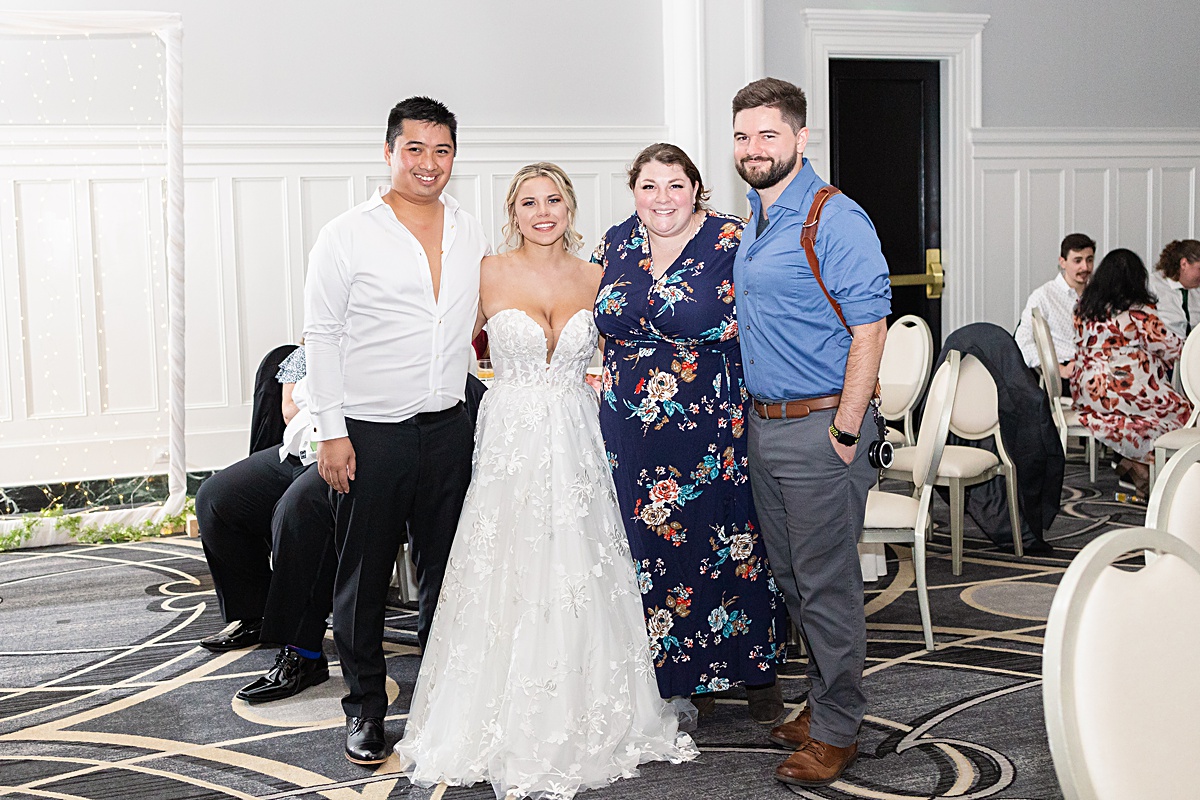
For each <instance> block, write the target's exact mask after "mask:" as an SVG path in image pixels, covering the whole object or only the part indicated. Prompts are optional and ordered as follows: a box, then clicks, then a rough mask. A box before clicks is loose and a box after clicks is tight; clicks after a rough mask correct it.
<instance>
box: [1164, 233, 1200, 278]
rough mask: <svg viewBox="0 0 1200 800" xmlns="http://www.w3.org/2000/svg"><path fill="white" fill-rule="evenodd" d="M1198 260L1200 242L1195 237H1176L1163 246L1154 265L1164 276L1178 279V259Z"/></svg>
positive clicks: (1199, 259)
mask: <svg viewBox="0 0 1200 800" xmlns="http://www.w3.org/2000/svg"><path fill="white" fill-rule="evenodd" d="M1181 258H1186V259H1187V260H1188V261H1200V242H1198V241H1196V240H1195V239H1176V240H1175V241H1173V242H1171V243H1170V244H1169V245H1167V246H1166V247H1164V248H1163V251H1162V253H1160V254H1159V256H1158V263H1157V264H1156V265H1155V266H1154V268H1155V269H1156V270H1158V271H1159V272H1161V273H1162V274H1163V277H1164V278H1170V279H1171V280H1173V281H1177V280H1179V260H1180V259H1181Z"/></svg>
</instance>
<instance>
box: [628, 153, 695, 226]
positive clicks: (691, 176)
mask: <svg viewBox="0 0 1200 800" xmlns="http://www.w3.org/2000/svg"><path fill="white" fill-rule="evenodd" d="M651 161H657V162H658V163H660V164H666V165H667V166H668V167H679V168H680V169H682V170H683V174H684V175H686V176H687V179H688V180H689V181H691V182H692V185H693V186H696V187H697V189H698V191H697V192H696V205H695V208H693V209H692V210H693V211H699V210H700V209H702V208H708V206H707V202H708V195H709V191H708V190H707V189H705V188H704V180H703V179H702V178H701V177H700V170H699V168H698V167H697V166H696V164H695V162H693V161H692V160H691V159H690V158H688V154H687V153H685V152H683V149H682V148H680V147H677V146H675V145H673V144H667V143H666V142H659V143H657V144H652V145H650V146H649V147H647V148H645V149H644V150H642V152H640V153H638V154H637V158H635V159H633V163H632V164H630V165H629V188H630V190H632V189H633V187H634V185H635V184H636V183H637V179H638V176H640V175H641V174H642V168H643V167H645V166H646V165H647V164H649V163H650V162H651Z"/></svg>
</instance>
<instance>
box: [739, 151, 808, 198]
mask: <svg viewBox="0 0 1200 800" xmlns="http://www.w3.org/2000/svg"><path fill="white" fill-rule="evenodd" d="M799 157H800V156H799V154H798V153H792V158H791V160H789V161H782V162H781V161H775V160H774V159H760V160H764V161H766V160H769V161H771V168H770V169H769V170H767V171H766V172H765V173H762V172H751V171H750V170H748V169H746V165H745V163H744V161H745V160H744V159H743V160H742V161H739V162H737V163H736V164H735V165H734V166H736V167H737V171H738V175H741V176H742V180H744V181H745V182H746V183H748V184H750V186H751V187H753V188H755V189H770V188H771V187H772V186H774V185H775V184H777V183H779V182H780V181H781V180H783V179H784V178H786V177H787V176H788V174H789V173H791V171H792V169H793V168H794V167H795V166H796V159H798V158H799Z"/></svg>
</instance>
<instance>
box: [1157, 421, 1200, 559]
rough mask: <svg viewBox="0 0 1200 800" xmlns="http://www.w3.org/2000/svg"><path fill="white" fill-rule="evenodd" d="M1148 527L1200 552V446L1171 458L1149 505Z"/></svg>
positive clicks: (1185, 449) (1189, 448) (1162, 471)
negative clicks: (1174, 537)
mask: <svg viewBox="0 0 1200 800" xmlns="http://www.w3.org/2000/svg"><path fill="white" fill-rule="evenodd" d="M1146 527H1147V528H1157V529H1158V530H1160V531H1166V532H1167V533H1169V534H1171V535H1173V536H1178V537H1179V538H1180V539H1183V540H1184V541H1185V542H1187V543H1188V544H1189V545H1191V546H1192V547H1194V548H1196V549H1197V550H1200V442H1197V443H1196V444H1192V445H1189V446H1187V447H1185V448H1183V449H1182V450H1180V451H1179V452H1178V453H1176V454H1175V455H1173V456H1171V458H1170V460H1169V461H1167V463H1166V466H1164V467H1162V469H1161V471H1160V472H1159V473H1158V480H1156V481H1155V482H1154V490H1153V491H1151V492H1150V499H1149V501H1148V502H1147V503H1146Z"/></svg>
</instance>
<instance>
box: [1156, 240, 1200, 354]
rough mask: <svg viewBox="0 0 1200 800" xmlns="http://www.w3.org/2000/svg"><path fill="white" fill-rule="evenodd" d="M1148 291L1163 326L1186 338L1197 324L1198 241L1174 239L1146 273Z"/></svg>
mask: <svg viewBox="0 0 1200 800" xmlns="http://www.w3.org/2000/svg"><path fill="white" fill-rule="evenodd" d="M1150 291H1152V292H1154V294H1156V295H1157V296H1158V303H1157V304H1156V308H1157V310H1158V318H1159V319H1161V320H1162V321H1163V324H1164V325H1166V326H1167V327H1168V328H1170V329H1171V330H1173V331H1174V332H1175V333H1177V334H1179V335H1180V336H1182V337H1184V338H1187V335H1188V334H1189V333H1191V332H1192V328H1195V327H1196V326H1197V325H1200V242H1198V241H1196V240H1195V239H1177V240H1175V241H1173V242H1171V243H1170V244H1169V245H1167V246H1166V247H1164V248H1163V251H1162V253H1160V254H1159V256H1158V264H1157V265H1155V267H1154V270H1153V271H1152V272H1151V273H1150Z"/></svg>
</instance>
